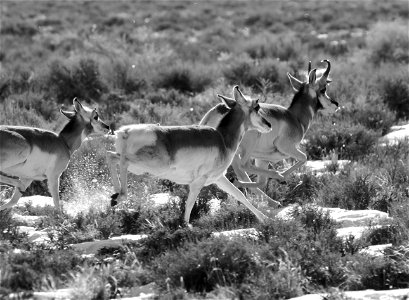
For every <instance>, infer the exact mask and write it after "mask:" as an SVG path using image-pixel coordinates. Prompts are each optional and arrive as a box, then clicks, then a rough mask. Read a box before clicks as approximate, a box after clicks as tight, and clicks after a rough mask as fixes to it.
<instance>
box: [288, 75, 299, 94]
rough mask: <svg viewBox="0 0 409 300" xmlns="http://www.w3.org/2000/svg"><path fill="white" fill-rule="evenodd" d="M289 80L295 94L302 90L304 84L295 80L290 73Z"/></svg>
mask: <svg viewBox="0 0 409 300" xmlns="http://www.w3.org/2000/svg"><path fill="white" fill-rule="evenodd" d="M287 76H288V79H290V83H291V86H292V87H293V90H294V91H295V92H298V91H299V90H300V89H301V85H302V82H301V81H300V80H298V79H297V78H295V77H294V76H293V75H291V74H290V73H287Z"/></svg>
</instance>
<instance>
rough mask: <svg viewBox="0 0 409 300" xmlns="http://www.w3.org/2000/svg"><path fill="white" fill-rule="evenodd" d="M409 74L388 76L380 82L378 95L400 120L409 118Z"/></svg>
mask: <svg viewBox="0 0 409 300" xmlns="http://www.w3.org/2000/svg"><path fill="white" fill-rule="evenodd" d="M408 82H409V72H408V71H407V70H406V71H403V72H399V73H394V74H390V75H389V76H388V77H386V78H384V79H383V81H381V82H380V87H379V93H380V96H381V99H382V100H383V101H384V103H385V104H386V105H387V106H388V107H389V108H390V109H391V110H393V111H394V112H395V113H396V116H397V117H398V118H400V119H408V118H409V85H408Z"/></svg>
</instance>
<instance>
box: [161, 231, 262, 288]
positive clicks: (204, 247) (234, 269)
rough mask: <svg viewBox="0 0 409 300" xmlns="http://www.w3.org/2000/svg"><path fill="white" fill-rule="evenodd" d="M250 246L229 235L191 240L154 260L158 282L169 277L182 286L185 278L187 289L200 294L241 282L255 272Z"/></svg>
mask: <svg viewBox="0 0 409 300" xmlns="http://www.w3.org/2000/svg"><path fill="white" fill-rule="evenodd" d="M249 248H250V247H249V246H247V245H246V244H245V243H244V242H243V241H241V240H227V239H226V238H221V239H214V240H206V241H202V242H198V243H188V244H186V245H185V246H183V247H181V248H180V249H178V250H176V251H169V252H167V253H165V254H164V255H163V256H160V257H158V258H157V259H155V261H154V264H155V266H156V268H155V269H156V273H157V276H158V279H159V280H158V279H157V282H158V283H160V284H163V282H165V279H166V278H170V280H171V284H172V285H173V286H180V284H181V278H183V284H184V287H185V288H186V290H187V291H188V292H198V293H203V292H209V291H211V290H212V289H213V288H214V287H215V286H216V285H221V286H226V285H240V284H241V283H243V282H244V281H245V279H246V278H247V277H250V276H254V275H255V274H254V273H255V271H256V262H255V260H254V259H253V255H252V253H251V251H250V249H249Z"/></svg>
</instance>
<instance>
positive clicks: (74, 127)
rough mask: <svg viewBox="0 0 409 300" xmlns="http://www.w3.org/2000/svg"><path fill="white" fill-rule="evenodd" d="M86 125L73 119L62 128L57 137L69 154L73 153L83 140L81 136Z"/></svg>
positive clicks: (83, 137)
mask: <svg viewBox="0 0 409 300" xmlns="http://www.w3.org/2000/svg"><path fill="white" fill-rule="evenodd" d="M85 127H86V125H85V124H84V123H83V122H81V121H80V120H78V118H76V117H74V118H72V119H70V121H69V122H68V123H67V124H66V125H65V126H64V128H63V129H62V130H61V132H60V134H59V135H58V136H59V137H60V138H61V139H62V140H63V141H64V143H65V145H66V146H67V148H68V151H69V152H70V154H72V153H74V152H75V151H76V150H77V149H78V148H79V147H80V146H81V143H82V141H83V140H84V139H85V136H84V135H83V132H84V129H85Z"/></svg>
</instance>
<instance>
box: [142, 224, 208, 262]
mask: <svg viewBox="0 0 409 300" xmlns="http://www.w3.org/2000/svg"><path fill="white" fill-rule="evenodd" d="M210 235H211V231H210V230H209V229H208V228H206V229H199V228H196V227H194V228H193V229H189V228H183V229H178V230H175V231H171V230H169V229H167V228H165V227H162V228H158V229H157V230H156V231H155V232H154V233H152V234H151V235H149V237H147V238H146V239H144V240H143V241H142V247H141V249H140V250H139V251H138V258H140V259H141V260H142V261H146V262H148V261H151V260H152V259H154V258H155V256H158V255H159V254H162V253H165V252H166V251H168V250H176V249H177V248H179V247H181V246H183V245H184V244H186V243H189V242H198V241H200V240H203V239H205V238H208V237H210Z"/></svg>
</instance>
